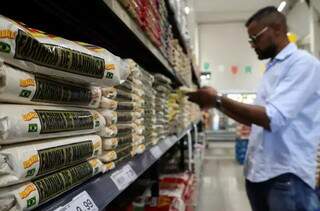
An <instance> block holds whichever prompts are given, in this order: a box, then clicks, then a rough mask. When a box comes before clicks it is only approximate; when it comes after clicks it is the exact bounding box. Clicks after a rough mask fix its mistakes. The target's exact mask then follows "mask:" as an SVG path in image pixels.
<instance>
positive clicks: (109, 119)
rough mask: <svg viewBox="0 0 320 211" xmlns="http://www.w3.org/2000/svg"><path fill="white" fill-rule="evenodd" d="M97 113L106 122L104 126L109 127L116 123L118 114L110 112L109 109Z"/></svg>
mask: <svg viewBox="0 0 320 211" xmlns="http://www.w3.org/2000/svg"><path fill="white" fill-rule="evenodd" d="M98 111H99V113H100V114H101V115H102V116H103V117H104V119H105V120H106V125H107V126H110V125H113V124H115V123H117V122H118V114H117V112H116V111H112V110H109V109H99V110H98Z"/></svg>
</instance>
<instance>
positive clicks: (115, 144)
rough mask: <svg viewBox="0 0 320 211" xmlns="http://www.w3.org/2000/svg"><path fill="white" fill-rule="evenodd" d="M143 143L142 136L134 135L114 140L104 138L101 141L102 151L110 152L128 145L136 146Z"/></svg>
mask: <svg viewBox="0 0 320 211" xmlns="http://www.w3.org/2000/svg"><path fill="white" fill-rule="evenodd" d="M143 142H144V136H139V135H135V134H129V135H125V136H121V137H115V138H105V139H103V140H102V149H103V150H112V149H116V148H122V147H124V146H126V145H128V144H131V145H132V146H136V145H139V144H142V143H143Z"/></svg>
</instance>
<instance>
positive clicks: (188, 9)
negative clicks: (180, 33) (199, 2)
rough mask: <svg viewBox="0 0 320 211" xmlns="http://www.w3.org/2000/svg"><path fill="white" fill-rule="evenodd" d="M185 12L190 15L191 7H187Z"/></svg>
mask: <svg viewBox="0 0 320 211" xmlns="http://www.w3.org/2000/svg"><path fill="white" fill-rule="evenodd" d="M184 12H185V13H186V14H187V15H188V14H189V13H190V7H188V6H186V7H185V8H184Z"/></svg>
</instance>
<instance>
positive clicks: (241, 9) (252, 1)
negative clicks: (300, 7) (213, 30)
mask: <svg viewBox="0 0 320 211" xmlns="http://www.w3.org/2000/svg"><path fill="white" fill-rule="evenodd" d="M281 1H282V0H196V1H195V12H196V17H197V21H198V22H200V23H205V22H230V21H231V22H234V21H245V20H246V19H247V18H248V17H249V16H250V15H252V14H253V13H254V12H255V11H257V10H258V9H260V8H262V7H265V6H270V5H274V6H276V7H277V6H278V5H279V4H280V2H281ZM289 1H290V0H289Z"/></svg>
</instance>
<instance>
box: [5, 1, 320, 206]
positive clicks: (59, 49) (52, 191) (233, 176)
mask: <svg viewBox="0 0 320 211" xmlns="http://www.w3.org/2000/svg"><path fill="white" fill-rule="evenodd" d="M266 6H275V7H276V8H277V9H278V11H280V12H282V13H283V14H284V15H285V16H286V19H287V24H288V29H289V32H288V38H289V40H290V42H291V43H295V45H297V47H298V48H299V49H303V50H306V51H307V52H309V53H310V54H312V55H313V56H314V57H316V58H318V59H320V0H286V1H282V0H227V1H226V0H94V1H90V0H80V1H72V0H64V1H59V0H58V1H50V0H41V1H40V0H29V1H18V0H10V1H5V2H3V5H2V6H1V8H0V102H1V103H0V211H12V210H46V211H48V210H50V211H54V210H65V211H71V210H77V211H78V210H81V211H89V210H90V211H91V210H106V211H208V210H212V211H248V210H251V208H250V205H249V201H248V198H247V194H246V189H245V176H244V173H243V166H244V162H245V158H246V153H247V149H248V141H249V140H248V137H249V134H250V127H248V126H245V125H242V124H240V123H238V122H236V121H234V120H233V119H231V118H229V117H228V116H226V115H225V114H223V113H222V112H220V111H219V110H218V109H214V108H212V109H209V110H201V109H200V107H199V106H198V105H197V104H195V103H193V102H191V101H190V100H189V99H188V96H187V93H188V92H191V91H195V90H197V88H200V87H203V86H213V87H215V88H216V89H217V90H218V91H219V93H222V94H223V95H224V96H226V97H228V98H231V99H233V100H236V101H239V102H243V103H247V104H253V103H254V101H255V98H256V92H257V88H258V85H259V84H260V82H261V80H262V77H263V75H264V73H265V70H266V64H267V60H258V58H257V55H256V53H255V52H254V50H253V49H252V47H251V46H250V44H249V43H248V39H249V37H248V32H247V27H246V26H245V23H246V21H247V20H248V18H249V17H250V16H252V15H253V14H254V13H255V12H256V11H258V10H259V9H261V8H263V7H266ZM319 173H320V149H319V170H317V174H316V175H314V177H315V178H316V181H317V188H318V187H319V185H320V183H319V184H318V182H320V180H319V175H318V174H319ZM317 190H318V189H317Z"/></svg>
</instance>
